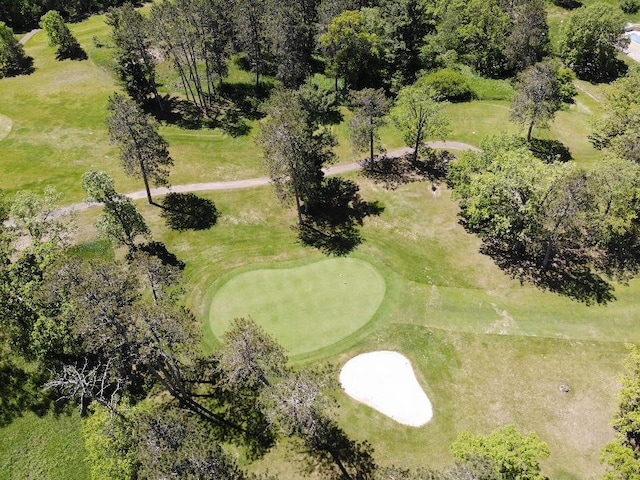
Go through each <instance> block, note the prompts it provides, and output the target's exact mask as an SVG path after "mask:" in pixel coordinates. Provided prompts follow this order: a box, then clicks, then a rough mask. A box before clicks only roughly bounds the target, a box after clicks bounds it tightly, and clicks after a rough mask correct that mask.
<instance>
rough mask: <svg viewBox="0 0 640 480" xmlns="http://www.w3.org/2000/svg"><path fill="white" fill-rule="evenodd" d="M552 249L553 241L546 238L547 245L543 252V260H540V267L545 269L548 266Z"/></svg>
mask: <svg viewBox="0 0 640 480" xmlns="http://www.w3.org/2000/svg"><path fill="white" fill-rule="evenodd" d="M552 251H553V242H552V241H551V240H547V247H546V249H545V252H544V260H543V261H542V269H543V270H547V269H548V268H549V262H550V261H551V257H552V255H551V253H552Z"/></svg>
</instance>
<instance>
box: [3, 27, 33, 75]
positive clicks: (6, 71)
mask: <svg viewBox="0 0 640 480" xmlns="http://www.w3.org/2000/svg"><path fill="white" fill-rule="evenodd" d="M32 71H33V58H31V57H29V56H27V55H25V53H24V48H22V45H21V44H20V42H18V40H17V39H16V37H15V36H14V35H13V30H12V29H11V28H9V27H8V26H7V24H6V23H4V22H0V78H4V77H14V76H16V75H23V74H26V73H31V72H32Z"/></svg>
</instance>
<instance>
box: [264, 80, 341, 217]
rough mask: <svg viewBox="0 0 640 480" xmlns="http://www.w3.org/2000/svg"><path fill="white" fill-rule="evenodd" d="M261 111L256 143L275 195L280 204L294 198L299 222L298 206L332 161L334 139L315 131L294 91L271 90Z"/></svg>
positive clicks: (318, 182)
mask: <svg viewBox="0 0 640 480" xmlns="http://www.w3.org/2000/svg"><path fill="white" fill-rule="evenodd" d="M264 111H265V113H267V117H266V118H265V119H264V120H263V121H262V123H261V124H260V133H259V135H258V137H257V139H256V140H257V142H258V144H259V145H260V146H261V147H262V148H263V150H264V160H265V164H266V166H267V169H268V170H269V176H270V177H271V180H272V182H273V183H274V184H275V187H276V192H277V194H278V196H279V197H280V198H281V199H282V200H283V201H287V200H289V199H291V198H294V199H295V202H296V207H297V210H298V221H299V223H302V211H301V204H302V203H304V202H305V201H307V200H308V199H309V198H311V197H312V195H313V192H314V191H315V190H316V189H317V188H318V187H319V186H320V184H321V183H322V178H323V177H324V174H323V172H322V167H323V166H324V165H325V164H326V163H329V162H330V161H331V160H332V159H333V152H332V151H331V147H332V146H333V145H334V139H333V137H332V136H331V134H330V133H329V132H328V131H326V130H324V129H318V128H317V126H318V125H317V123H316V121H315V120H314V119H312V118H310V115H309V113H308V112H307V111H306V110H305V109H304V105H303V103H302V100H301V97H300V94H299V93H298V92H296V91H292V90H284V89H278V90H275V91H274V92H273V93H272V94H271V97H270V98H269V101H268V102H267V103H266V104H265V105H264Z"/></svg>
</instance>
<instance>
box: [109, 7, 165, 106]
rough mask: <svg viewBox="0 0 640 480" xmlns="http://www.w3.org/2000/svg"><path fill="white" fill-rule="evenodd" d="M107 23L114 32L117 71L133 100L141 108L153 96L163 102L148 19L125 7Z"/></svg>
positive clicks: (111, 11) (133, 9)
mask: <svg viewBox="0 0 640 480" xmlns="http://www.w3.org/2000/svg"><path fill="white" fill-rule="evenodd" d="M105 22H106V23H107V25H110V26H111V27H112V29H113V41H114V43H115V45H116V48H117V51H116V55H115V62H116V71H117V72H118V75H119V76H120V80H121V81H122V83H123V85H124V88H125V90H126V91H127V93H128V94H129V96H130V97H131V98H133V99H134V100H135V101H136V102H137V103H138V104H139V105H143V104H144V103H145V102H146V100H147V99H148V97H149V96H151V95H154V96H155V98H156V100H157V101H159V97H158V90H157V88H156V78H155V77H156V68H155V67H156V65H155V60H154V58H153V56H152V55H151V42H150V40H149V38H148V33H147V32H148V29H149V27H148V21H147V19H146V18H145V17H143V16H142V14H141V13H140V12H138V11H137V10H136V9H135V8H134V7H133V5H132V4H130V3H125V4H124V5H123V6H122V7H119V8H116V9H113V10H110V11H109V13H108V14H107V17H106V20H105Z"/></svg>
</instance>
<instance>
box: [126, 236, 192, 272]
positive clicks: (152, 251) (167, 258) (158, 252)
mask: <svg viewBox="0 0 640 480" xmlns="http://www.w3.org/2000/svg"><path fill="white" fill-rule="evenodd" d="M137 250H138V251H141V252H144V253H146V254H147V255H149V256H152V257H156V258H157V259H158V260H160V261H161V262H162V264H163V265H169V266H172V267H176V268H178V269H180V270H184V267H185V263H184V262H183V261H182V260H180V259H179V258H178V257H176V256H175V255H174V254H173V253H171V252H170V251H169V250H167V247H166V246H165V244H164V243H162V242H156V241H152V242H149V243H144V244H142V245H140V246H138V249H137ZM127 258H129V259H131V258H133V257H132V256H131V257H129V256H128V257H127Z"/></svg>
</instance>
